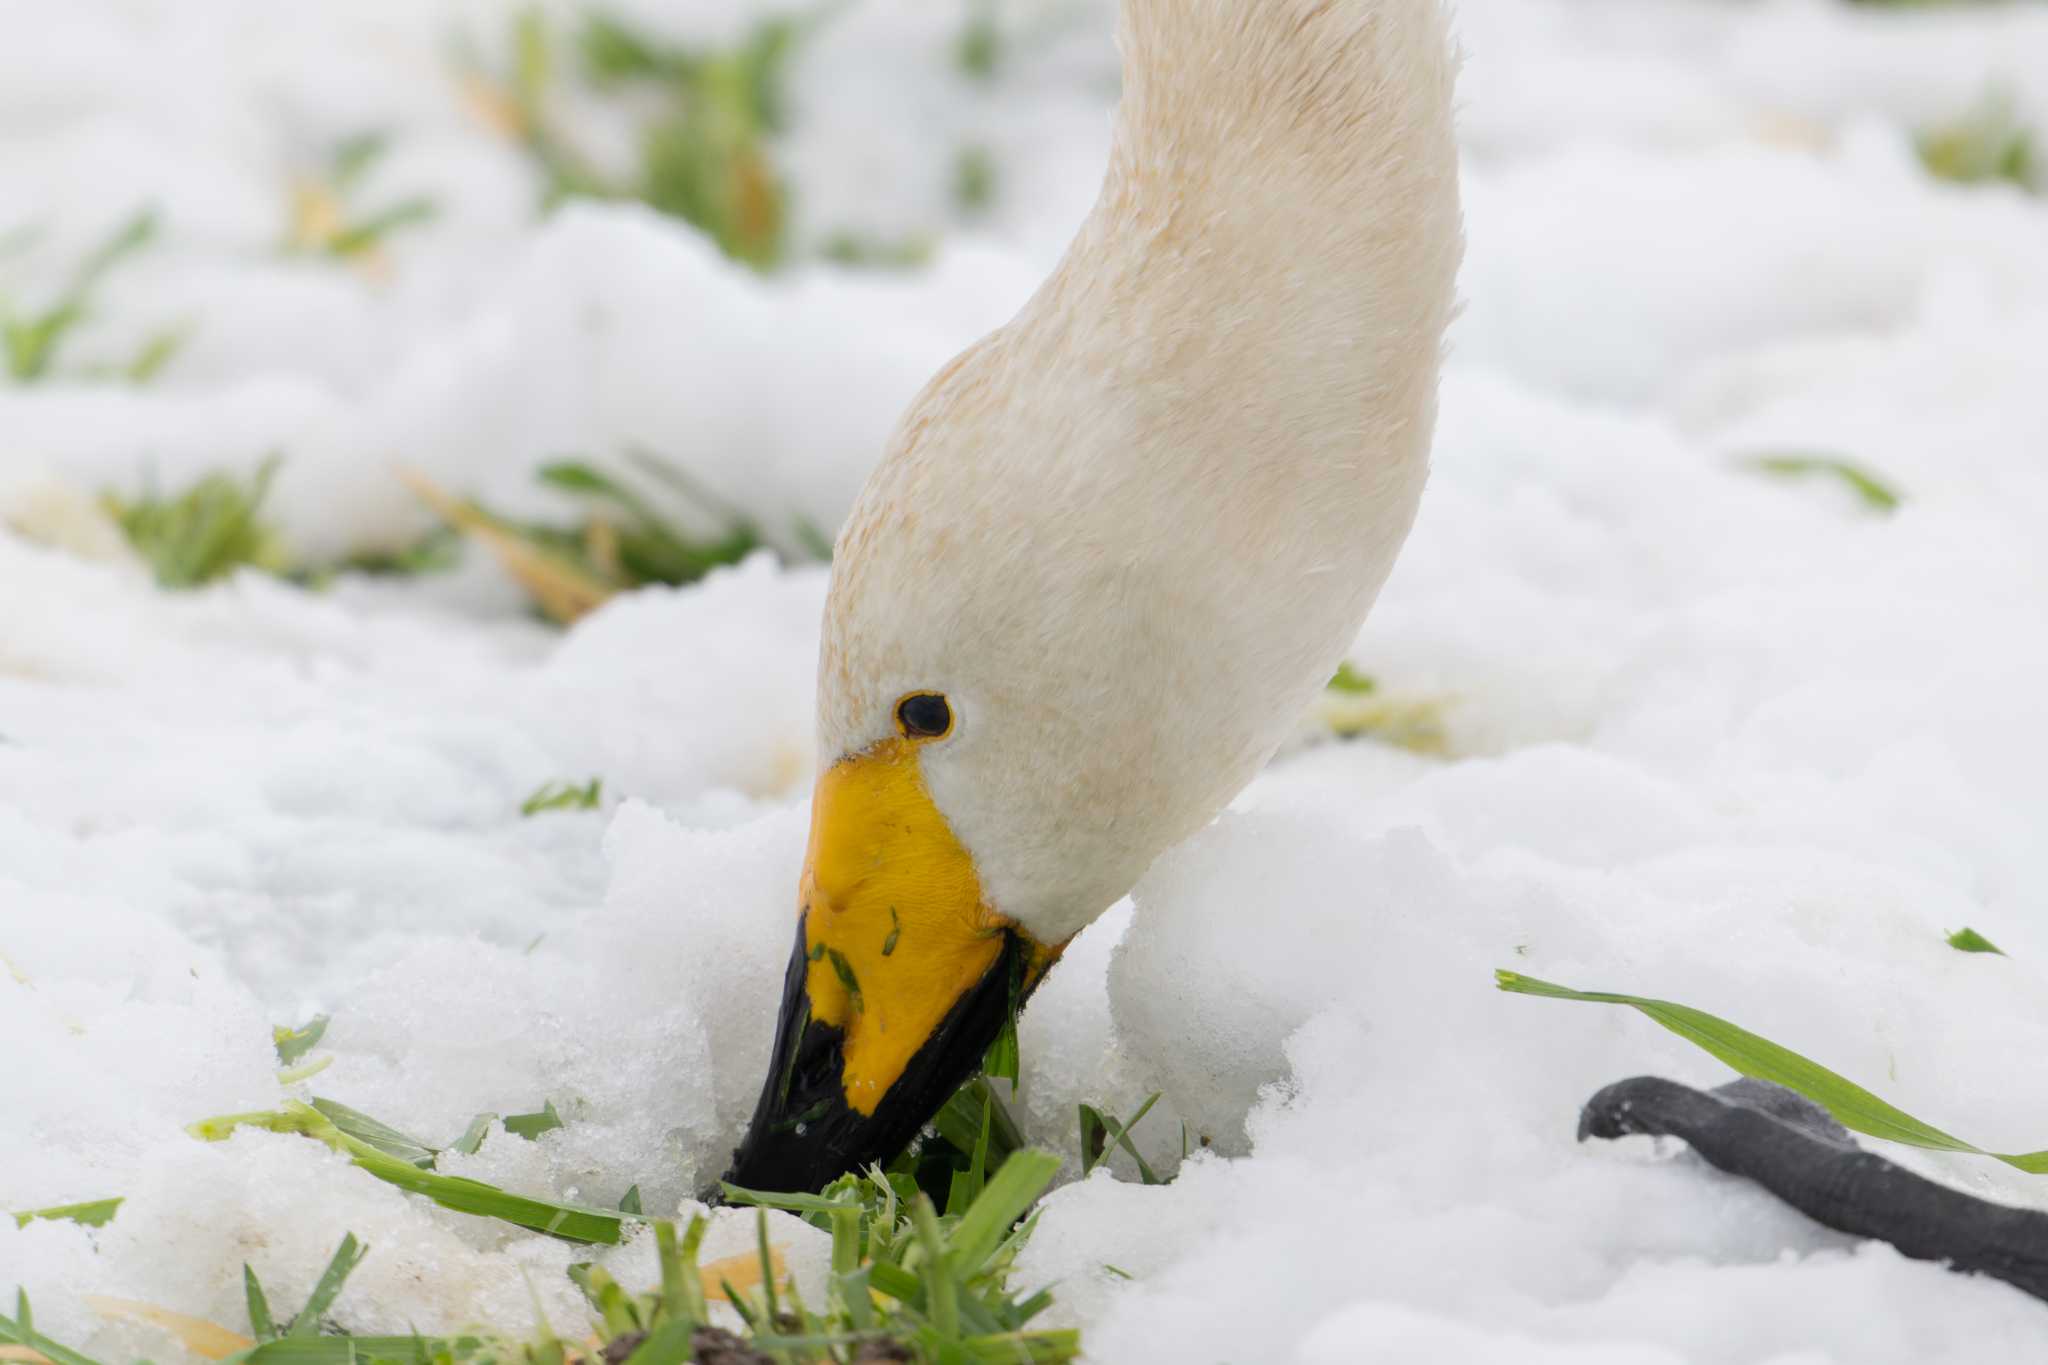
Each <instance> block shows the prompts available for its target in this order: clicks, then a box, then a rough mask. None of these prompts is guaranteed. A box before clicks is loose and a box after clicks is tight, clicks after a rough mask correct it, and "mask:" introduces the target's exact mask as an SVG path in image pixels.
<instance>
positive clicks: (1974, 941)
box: [1948, 928, 2005, 957]
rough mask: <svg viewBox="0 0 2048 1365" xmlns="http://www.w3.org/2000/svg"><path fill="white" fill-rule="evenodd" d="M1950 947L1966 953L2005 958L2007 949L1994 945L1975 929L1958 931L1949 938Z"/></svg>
mask: <svg viewBox="0 0 2048 1365" xmlns="http://www.w3.org/2000/svg"><path fill="white" fill-rule="evenodd" d="M1948 946H1949V947H1951V948H1954V949H1956V950H1957V951H1958V952H1964V953H1996V954H1998V955H1999V956H2000V957H2004V956H2005V949H2003V948H2001V947H1999V946H1998V945H1997V944H1996V943H1993V942H1992V941H1991V940H1990V939H1988V938H1986V937H1984V935H1982V934H1980V933H1978V932H1977V931H1976V930H1975V929H1969V928H1964V929H1958V930H1956V931H1955V932H1954V933H1953V934H1950V935H1949V936H1948Z"/></svg>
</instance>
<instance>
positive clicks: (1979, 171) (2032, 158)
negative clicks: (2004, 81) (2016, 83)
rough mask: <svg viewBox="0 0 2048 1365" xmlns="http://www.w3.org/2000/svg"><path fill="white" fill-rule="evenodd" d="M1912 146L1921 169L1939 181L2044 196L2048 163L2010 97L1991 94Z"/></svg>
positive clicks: (1925, 134) (1931, 131) (1934, 129)
mask: <svg viewBox="0 0 2048 1365" xmlns="http://www.w3.org/2000/svg"><path fill="white" fill-rule="evenodd" d="M1914 147H1915V150H1917V151H1918V152H1919V154H1920V164H1921V165H1923V166H1925V167H1926V168H1927V170H1928V172H1929V173H1930V174H1932V175H1934V176H1936V177H1937V178H1939V179H1942V180H1947V181H1951V182H1953V183H1955V184H1959V185H1989V184H2007V185H2017V186H2018V187H2019V188H2021V189H2023V190H2025V191H2027V192H2028V193H2030V194H2044V193H2048V162H2044V161H2043V159H2042V155H2041V151H2040V148H2039V145H2038V144H2037V143H2036V142H2035V138H2034V130H2033V129H2031V128H2029V127H2028V126H2027V125H2026V124H2024V123H2022V122H2021V121H2020V118H2019V115H2018V113H2017V111H2016V110H2015V109H2014V107H2013V100H2012V96H2011V95H2009V94H2007V93H2005V92H2003V91H1996V90H1994V91H1992V92H1990V93H1989V94H1987V95H1985V96H1984V98H1983V99H1982V100H1980V101H1979V102H1978V103H1977V104H1976V106H1975V107H1974V108H1972V109H1970V110H1968V111H1967V112H1965V113H1963V114H1962V115H1960V116H1958V117H1956V118H1954V119H1951V120H1949V121H1948V122H1946V123H1941V124H1937V125H1935V126H1934V127H1931V128H1928V129H1926V130H1925V131H1923V132H1922V133H1920V134H1919V136H1918V137H1916V138H1915V139H1914Z"/></svg>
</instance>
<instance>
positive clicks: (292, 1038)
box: [270, 1014, 329, 1066]
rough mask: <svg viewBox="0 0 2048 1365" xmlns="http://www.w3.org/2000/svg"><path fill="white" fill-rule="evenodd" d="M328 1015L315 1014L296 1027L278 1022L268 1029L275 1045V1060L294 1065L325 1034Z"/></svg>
mask: <svg viewBox="0 0 2048 1365" xmlns="http://www.w3.org/2000/svg"><path fill="white" fill-rule="evenodd" d="M328 1022H329V1017H328V1016H327V1015H324V1014H316V1015H314V1016H313V1017H312V1018H311V1019H308V1020H307V1021H306V1022H305V1023H304V1024H301V1025H300V1026H299V1027H298V1028H286V1027H285V1026H284V1025H283V1024H279V1025H278V1026H277V1027H276V1028H274V1029H272V1030H271V1031H270V1041H271V1042H272V1043H273V1044H275V1045H276V1047H277V1060H278V1062H279V1063H280V1064H281V1065H283V1066H293V1065H296V1064H297V1063H298V1061H299V1059H300V1058H301V1057H304V1056H305V1055H306V1054H307V1053H308V1052H311V1051H312V1050H313V1049H314V1048H315V1047H316V1046H318V1045H319V1042H320V1040H321V1039H322V1038H323V1037H325V1036H326V1035H327V1025H328Z"/></svg>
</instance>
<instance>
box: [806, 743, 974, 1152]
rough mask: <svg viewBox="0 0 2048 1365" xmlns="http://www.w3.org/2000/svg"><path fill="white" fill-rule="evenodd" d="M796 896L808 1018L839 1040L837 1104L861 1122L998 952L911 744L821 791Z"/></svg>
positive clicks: (874, 755)
mask: <svg viewBox="0 0 2048 1365" xmlns="http://www.w3.org/2000/svg"><path fill="white" fill-rule="evenodd" d="M799 894H800V895H801V897H802V900H803V906H804V925H805V930H804V937H805V947H806V953H807V956H808V958H809V963H808V966H807V967H806V970H805V987H806V990H807V992H808V994H809V996H810V1007H811V1017H812V1018H813V1019H815V1020H818V1021H819V1022H821V1023H824V1024H829V1025H831V1026H832V1027H834V1028H837V1029H840V1030H841V1031H842V1032H843V1033H844V1034H845V1043H844V1045H843V1047H842V1055H843V1057H844V1059H845V1070H844V1086H845V1091H846V1102H847V1104H848V1105H849V1106H850V1107H851V1108H853V1109H855V1110H857V1111H858V1112H860V1113H862V1114H868V1115H872V1114H873V1113H874V1112H875V1106H876V1105H878V1104H880V1103H881V1100H882V1096H883V1095H884V1094H886V1093H887V1092H888V1089H889V1087H890V1086H891V1085H893V1084H895V1082H896V1080H897V1078H898V1077H900V1076H901V1075H902V1074H903V1070H904V1068H905V1067H906V1066H907V1065H908V1064H909V1062H910V1059H911V1058H912V1057H913V1056H915V1055H916V1053H917V1051H918V1049H919V1048H921V1047H922V1046H924V1044H925V1041H926V1040H927V1039H928V1038H930V1037H931V1035H932V1033H933V1031H934V1030H936V1029H937V1028H938V1026H939V1024H940V1022H941V1021H942V1020H943V1019H944V1018H945V1017H946V1014H947V1012H948V1011H950V1010H951V1009H952V1008H953V1005H954V1003H955V1002H956V1001H958V1000H959V999H960V997H961V996H963V995H965V994H966V993H967V992H968V991H969V990H970V989H972V988H973V986H974V985H975V983H976V982H978V981H980V980H981V979H982V977H983V976H984V975H986V974H987V972H988V970H989V968H990V967H991V966H993V965H994V964H995V961H996V958H997V957H998V956H999V955H1000V954H1001V952H1002V947H1003V937H1002V935H1003V929H1004V927H1005V926H1004V924H1003V922H1002V921H1001V920H1000V919H999V918H998V917H997V916H996V915H995V914H994V913H992V912H991V911H990V910H989V909H988V908H987V907H986V906H984V905H983V903H982V894H981V882H980V879H979V878H978V877H976V876H975V872H974V860H973V859H972V858H971V857H969V856H968V853H967V850H966V849H965V848H963V847H962V846H961V844H960V841H959V840H958V839H956V838H954V837H953V831H952V828H951V827H950V826H949V825H948V824H947V823H946V818H945V817H944V816H943V815H941V814H940V813H939V810H938V807H936V806H935V805H933V804H932V799H931V795H930V793H929V792H928V791H926V789H925V784H924V777H923V774H922V772H921V771H920V769H919V765H918V754H917V746H916V744H915V743H914V742H912V741H906V740H901V739H892V740H886V741H884V742H882V743H880V744H877V745H875V746H873V747H872V748H870V749H867V750H864V751H863V752H861V753H859V754H855V755H853V756H852V757H850V758H845V759H842V760H840V761H839V762H838V763H836V764H834V765H833V766H832V767H831V768H829V769H827V770H826V772H825V773H824V774H823V775H822V776H821V777H819V779H818V784H817V790H816V794H815V796H814V797H813V800H812V805H811V842H810V851H809V854H808V856H807V857H806V859H805V864H804V877H803V883H802V886H801V888H800V892H799Z"/></svg>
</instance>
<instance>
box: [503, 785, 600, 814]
mask: <svg viewBox="0 0 2048 1365" xmlns="http://www.w3.org/2000/svg"><path fill="white" fill-rule="evenodd" d="M603 800H604V779H603V778H601V777H593V778H591V779H590V780H589V781H588V782H585V783H583V784H582V785H581V786H578V785H577V784H575V783H573V782H547V783H543V784H542V785H541V788H540V790H538V791H536V792H535V793H534V794H533V795H531V796H529V797H527V798H526V799H525V800H524V801H522V802H520V803H519V813H520V814H521V815H525V816H534V815H539V814H540V813H541V812H542V811H550V810H596V809H597V808H598V806H599V805H600V804H602V802H603Z"/></svg>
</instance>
